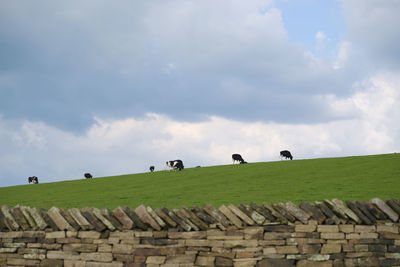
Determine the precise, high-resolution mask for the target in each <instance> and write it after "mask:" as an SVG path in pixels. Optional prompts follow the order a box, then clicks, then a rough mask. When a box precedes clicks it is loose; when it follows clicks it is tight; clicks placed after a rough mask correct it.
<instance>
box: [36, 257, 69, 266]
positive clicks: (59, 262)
mask: <svg viewBox="0 0 400 267" xmlns="http://www.w3.org/2000/svg"><path fill="white" fill-rule="evenodd" d="M63 266H65V267H68V265H67V264H65V265H64V261H63V260H53V259H44V260H42V261H41V262H40V267H63Z"/></svg>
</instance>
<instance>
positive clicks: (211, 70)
mask: <svg viewBox="0 0 400 267" xmlns="http://www.w3.org/2000/svg"><path fill="white" fill-rule="evenodd" d="M399 13H400V1H398V0H343V1H340V0H326V1H320V0H247V1H241V0H220V1H215V0H202V1H195V0H193V1H192V0H170V1H164V0H151V1H129V0H119V1H106V0H87V1H76V0H71V1H58V0H38V1H28V0H26V1H24V0H21V1H14V0H0V186H10V185H18V184H25V183H27V177H28V176H32V175H35V176H38V177H39V180H40V182H52V181H60V180H69V179H81V178H82V177H83V173H84V172H91V173H92V174H93V175H94V176H95V177H96V176H97V177H98V176H110V175H119V174H127V173H137V172H146V171H148V168H149V166H150V165H154V166H155V167H156V170H162V169H164V165H165V161H167V160H172V159H177V158H180V159H182V160H183V161H184V164H185V166H186V167H193V166H197V165H201V166H208V165H219V164H230V163H231V154H232V153H240V154H242V156H243V157H244V158H245V160H247V161H248V162H259V161H275V160H279V151H280V150H283V149H288V150H290V151H292V153H293V155H294V158H295V159H306V158H317V157H335V156H351V155H366V154H378V153H393V152H399V151H400V27H399V25H400V17H399V16H398V14H399Z"/></svg>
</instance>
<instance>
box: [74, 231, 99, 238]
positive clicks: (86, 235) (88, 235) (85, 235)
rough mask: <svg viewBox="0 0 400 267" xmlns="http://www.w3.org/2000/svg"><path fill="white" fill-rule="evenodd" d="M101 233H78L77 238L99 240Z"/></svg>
mask: <svg viewBox="0 0 400 267" xmlns="http://www.w3.org/2000/svg"><path fill="white" fill-rule="evenodd" d="M100 235H101V233H99V232H97V231H79V232H78V237H79V238H93V239H98V238H100Z"/></svg>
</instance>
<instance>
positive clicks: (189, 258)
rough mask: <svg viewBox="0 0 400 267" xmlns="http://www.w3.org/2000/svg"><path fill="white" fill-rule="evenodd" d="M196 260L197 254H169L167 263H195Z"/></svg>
mask: <svg viewBox="0 0 400 267" xmlns="http://www.w3.org/2000/svg"><path fill="white" fill-rule="evenodd" d="M195 260H196V255H171V256H167V257H166V260H165V264H186V263H191V264H194V263H195Z"/></svg>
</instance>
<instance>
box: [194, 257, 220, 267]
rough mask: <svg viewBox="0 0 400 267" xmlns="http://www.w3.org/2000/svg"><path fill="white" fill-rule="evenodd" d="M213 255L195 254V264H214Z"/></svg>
mask: <svg viewBox="0 0 400 267" xmlns="http://www.w3.org/2000/svg"><path fill="white" fill-rule="evenodd" d="M214 262H215V257H214V256H197V258H196V262H195V264H196V265H198V266H214Z"/></svg>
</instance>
